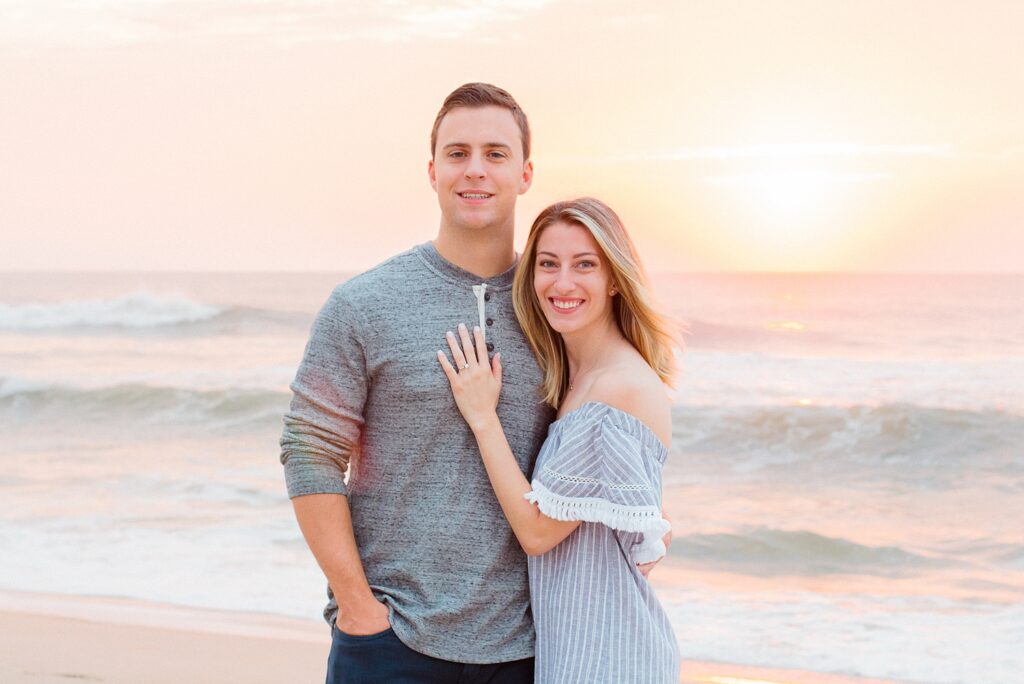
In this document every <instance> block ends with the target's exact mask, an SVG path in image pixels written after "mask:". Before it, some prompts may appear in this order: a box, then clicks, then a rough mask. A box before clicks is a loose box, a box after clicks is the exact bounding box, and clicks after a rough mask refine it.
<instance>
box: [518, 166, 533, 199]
mask: <svg viewBox="0 0 1024 684" xmlns="http://www.w3.org/2000/svg"><path fill="white" fill-rule="evenodd" d="M531 185H533V162H532V161H530V160H529V159H527V160H526V163H525V164H523V177H522V178H521V179H520V182H519V194H520V195H522V194H523V193H524V192H526V191H527V190H529V189H530V186H531Z"/></svg>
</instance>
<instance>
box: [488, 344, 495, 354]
mask: <svg viewBox="0 0 1024 684" xmlns="http://www.w3.org/2000/svg"><path fill="white" fill-rule="evenodd" d="M487 351H489V352H492V351H494V343H493V342H488V343H487Z"/></svg>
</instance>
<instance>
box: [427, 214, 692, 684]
mask: <svg viewBox="0 0 1024 684" xmlns="http://www.w3.org/2000/svg"><path fill="white" fill-rule="evenodd" d="M513 299H514V302H515V308H516V314H517V316H518V317H519V321H520V324H521V325H522V328H523V331H524V332H525V334H526V336H527V339H529V341H530V344H531V346H532V347H533V350H534V352H535V353H536V355H537V357H538V362H539V364H540V367H541V369H542V371H543V372H544V383H543V387H542V393H543V396H544V400H545V401H547V402H549V403H550V404H551V405H552V406H554V407H555V408H557V409H558V418H557V420H555V422H554V423H552V425H551V429H550V432H549V434H548V438H547V440H546V441H545V442H544V445H543V446H542V447H541V450H540V454H539V455H538V457H537V464H536V466H535V469H534V478H533V482H532V483H531V482H529V481H527V479H526V478H525V477H524V476H523V473H522V472H521V471H520V470H519V467H518V465H517V464H516V462H515V459H514V457H513V455H512V452H511V450H510V449H509V446H508V442H507V441H506V440H505V435H504V433H503V431H502V427H501V424H500V422H499V420H498V417H497V414H496V410H495V409H496V406H497V403H498V395H499V392H500V390H501V373H502V368H501V354H500V352H499V353H497V354H495V356H494V359H493V362H492V361H491V360H489V359H488V356H487V351H486V346H485V342H484V338H483V333H482V332H481V330H480V329H479V328H476V329H475V330H474V331H473V339H471V337H470V334H469V331H468V330H467V329H466V327H465V326H464V325H460V326H459V331H458V337H456V335H455V334H454V333H451V332H449V333H448V345H449V348H450V350H451V354H452V357H453V359H454V362H455V363H454V366H453V365H452V363H451V362H450V361H449V360H448V357H447V355H446V354H445V353H443V352H438V360H439V361H440V363H441V366H442V367H443V369H444V372H445V374H446V375H447V376H448V379H449V381H450V382H451V386H452V391H453V393H454V396H455V400H456V403H457V404H458V406H459V410H460V411H461V412H462V415H463V416H464V417H465V419H466V422H467V423H468V424H469V426H470V428H471V429H472V430H473V433H474V435H475V437H476V440H477V443H478V445H479V447H480V454H481V457H482V459H483V462H484V466H485V467H486V469H487V474H488V477H489V478H490V481H491V485H492V486H493V487H494V492H495V494H496V495H497V498H498V501H499V503H500V504H501V507H502V510H503V511H504V513H505V517H506V518H508V521H509V524H510V525H511V527H512V530H513V531H514V532H515V534H516V537H517V538H518V540H519V543H520V544H521V545H522V547H523V549H524V550H525V551H526V553H527V554H528V555H529V556H530V558H529V575H530V600H531V605H532V609H533V617H534V624H535V625H536V629H537V649H536V665H535V668H536V670H535V671H536V681H537V682H538V684H553V683H558V684H563V683H567V682H587V683H590V682H609V683H611V682H615V683H621V682H643V683H645V684H656V683H660V682H665V683H668V682H677V681H678V680H679V654H678V647H677V645H676V640H675V636H674V634H673V633H672V627H671V625H670V624H669V621H668V618H667V616H666V615H665V612H664V611H663V610H662V608H661V606H660V604H659V603H658V601H657V599H656V598H655V596H654V593H653V591H652V590H651V587H650V585H649V584H648V583H647V580H646V579H645V578H644V576H643V574H642V572H641V570H640V568H638V565H639V564H644V563H649V562H651V561H654V560H657V559H658V558H659V557H661V556H662V555H664V553H665V545H664V543H663V541H662V539H661V538H662V535H664V534H665V533H666V532H667V531H668V527H669V526H668V523H667V522H666V521H665V520H663V519H662V514H661V510H662V509H661V466H662V464H663V463H664V460H665V456H666V454H667V448H666V446H665V445H667V444H669V442H670V441H671V436H672V435H671V433H672V430H671V428H672V426H671V413H670V408H669V401H668V397H667V394H666V390H665V383H667V382H669V381H670V380H671V376H672V373H673V370H674V362H673V358H674V357H673V335H672V333H671V327H670V326H669V325H668V323H667V321H666V319H665V318H663V317H662V316H660V315H659V314H658V313H657V312H656V311H655V310H654V309H653V307H652V306H651V304H650V302H649V299H648V295H647V288H646V282H645V277H644V275H643V270H642V268H641V266H640V262H639V259H638V258H637V255H636V251H635V249H634V247H633V244H632V242H631V241H630V239H629V236H628V235H627V234H626V231H625V229H624V228H623V226H622V223H621V221H620V220H619V218H618V216H616V215H615V212H613V211H612V210H611V209H610V208H609V207H607V206H606V205H605V204H603V203H601V202H599V201H598V200H595V199H591V198H582V199H577V200H573V201H569V202H559V203H557V204H554V205H552V206H550V207H548V208H547V209H545V210H544V211H542V212H541V214H540V215H539V216H538V217H537V220H536V221H534V223H533V227H532V228H531V229H530V235H529V238H528V240H527V244H526V248H525V250H524V253H523V256H522V260H521V261H520V265H519V269H518V271H517V273H516V277H515V282H514V284H513ZM456 369H458V370H456Z"/></svg>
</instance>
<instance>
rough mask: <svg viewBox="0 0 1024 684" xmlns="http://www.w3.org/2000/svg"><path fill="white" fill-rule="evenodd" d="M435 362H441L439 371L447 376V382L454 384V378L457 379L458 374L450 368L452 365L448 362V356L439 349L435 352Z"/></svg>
mask: <svg viewBox="0 0 1024 684" xmlns="http://www.w3.org/2000/svg"><path fill="white" fill-rule="evenodd" d="M437 360H438V361H440V362H441V370H443V371H444V374H445V375H447V376H448V381H449V382H455V378H456V377H458V373H456V372H455V369H454V368H452V364H451V363H449V361H448V356H447V354H445V353H444V352H443V351H441V350H440V349H438V350H437Z"/></svg>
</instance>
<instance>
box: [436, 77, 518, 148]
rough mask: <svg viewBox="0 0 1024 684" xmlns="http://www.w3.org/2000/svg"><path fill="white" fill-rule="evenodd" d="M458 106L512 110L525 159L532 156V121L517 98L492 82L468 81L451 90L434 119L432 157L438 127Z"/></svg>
mask: <svg viewBox="0 0 1024 684" xmlns="http://www.w3.org/2000/svg"><path fill="white" fill-rule="evenodd" d="M457 107H470V108H476V107H502V108H503V109H507V110H509V111H510V112H512V118H513V119H515V120H516V125H517V126H519V137H520V138H521V139H522V141H523V161H526V160H527V159H529V158H530V122H529V121H527V120H526V112H524V111H523V109H522V107H520V106H519V103H518V102H516V100H515V98H514V97H512V96H511V95H509V94H508V92H507V91H505V90H502V89H501V88H499V87H498V86H495V85H491V84H490V83H467V84H465V85H461V86H459V87H458V88H456V89H455V90H453V91H452V92H451V94H450V95H449V96H448V97H446V98H445V99H444V104H443V105H441V111H439V112H438V113H437V118H436V119H434V128H433V129H432V130H431V131H430V157H431V158H433V157H434V151H435V150H436V149H437V129H438V128H439V127H440V126H441V120H442V119H444V117H445V115H446V114H448V112H450V111H451V110H453V109H455V108H457Z"/></svg>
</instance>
